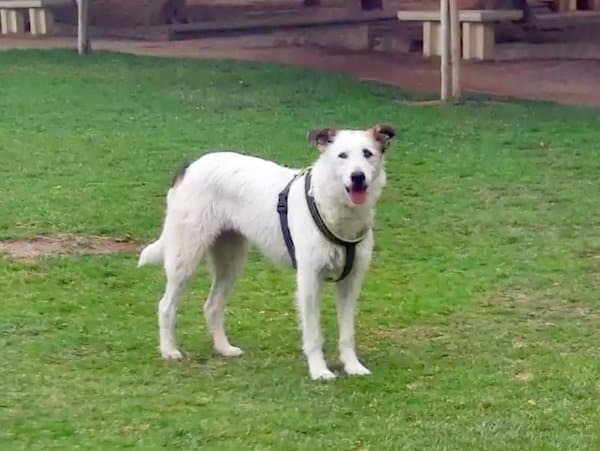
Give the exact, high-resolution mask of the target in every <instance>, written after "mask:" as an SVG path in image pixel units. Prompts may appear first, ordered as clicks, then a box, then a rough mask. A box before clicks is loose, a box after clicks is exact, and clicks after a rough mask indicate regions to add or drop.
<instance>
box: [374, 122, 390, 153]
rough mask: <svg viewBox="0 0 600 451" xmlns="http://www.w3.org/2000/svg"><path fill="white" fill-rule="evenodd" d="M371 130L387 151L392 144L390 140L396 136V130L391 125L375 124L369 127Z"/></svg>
mask: <svg viewBox="0 0 600 451" xmlns="http://www.w3.org/2000/svg"><path fill="white" fill-rule="evenodd" d="M369 132H371V134H372V135H373V138H375V141H377V142H378V143H379V144H381V151H382V152H385V150H386V149H387V148H388V146H389V145H390V141H391V140H392V138H393V137H394V136H396V131H395V130H394V128H393V127H392V126H391V125H385V124H383V125H374V126H373V127H371V128H370V129H369Z"/></svg>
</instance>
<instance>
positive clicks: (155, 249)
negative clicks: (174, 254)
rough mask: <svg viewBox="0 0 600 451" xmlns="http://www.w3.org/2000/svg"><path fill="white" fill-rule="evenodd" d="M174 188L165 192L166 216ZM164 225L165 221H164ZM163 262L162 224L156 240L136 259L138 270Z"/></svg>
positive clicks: (163, 238) (163, 241)
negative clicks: (141, 267)
mask: <svg viewBox="0 0 600 451" xmlns="http://www.w3.org/2000/svg"><path fill="white" fill-rule="evenodd" d="M174 191H175V188H174V187H173V188H170V189H169V191H168V192H167V215H168V214H169V213H168V210H169V204H171V203H172V202H173V196H174V195H175V192H174ZM165 223H166V219H165ZM164 261H165V225H164V224H163V230H162V232H161V234H160V237H159V238H158V240H156V241H155V242H154V243H150V244H149V245H148V246H146V247H145V248H144V249H143V250H142V252H141V253H140V258H139V259H138V268H139V267H140V266H144V265H161V264H163V263H164Z"/></svg>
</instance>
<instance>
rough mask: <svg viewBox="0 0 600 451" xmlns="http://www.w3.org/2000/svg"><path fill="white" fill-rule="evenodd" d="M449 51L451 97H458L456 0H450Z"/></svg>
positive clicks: (458, 24) (456, 98)
mask: <svg viewBox="0 0 600 451" xmlns="http://www.w3.org/2000/svg"><path fill="white" fill-rule="evenodd" d="M450 53H451V56H452V97H454V100H459V99H460V94H461V92H460V23H459V20H458V0H450Z"/></svg>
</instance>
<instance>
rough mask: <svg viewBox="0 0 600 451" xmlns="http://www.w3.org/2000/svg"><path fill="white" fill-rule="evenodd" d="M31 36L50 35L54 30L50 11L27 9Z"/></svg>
mask: <svg viewBox="0 0 600 451" xmlns="http://www.w3.org/2000/svg"><path fill="white" fill-rule="evenodd" d="M29 25H30V28H31V34H33V35H37V34H42V35H43V34H51V33H52V30H53V28H54V16H53V15H52V11H50V10H49V9H45V8H29Z"/></svg>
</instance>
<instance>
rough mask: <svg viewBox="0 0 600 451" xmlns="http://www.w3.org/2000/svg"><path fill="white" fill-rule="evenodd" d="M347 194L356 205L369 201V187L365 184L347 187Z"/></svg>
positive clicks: (354, 184)
mask: <svg viewBox="0 0 600 451" xmlns="http://www.w3.org/2000/svg"><path fill="white" fill-rule="evenodd" d="M346 192H347V193H348V195H349V196H350V200H351V201H352V203H353V204H355V205H360V204H364V203H365V202H366V201H367V185H365V184H364V183H360V184H357V183H353V184H352V186H350V187H347V186H346Z"/></svg>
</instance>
